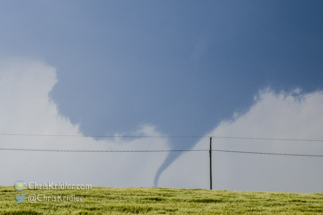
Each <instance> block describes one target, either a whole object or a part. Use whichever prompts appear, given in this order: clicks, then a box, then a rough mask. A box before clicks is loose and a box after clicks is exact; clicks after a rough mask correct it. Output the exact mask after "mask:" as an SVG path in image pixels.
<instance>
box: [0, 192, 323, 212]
mask: <svg viewBox="0 0 323 215" xmlns="http://www.w3.org/2000/svg"><path fill="white" fill-rule="evenodd" d="M22 193H25V194H26V199H25V200H24V201H23V202H22V203H16V199H15V194H19V195H20V194H22ZM32 194H36V195H38V194H42V195H43V196H42V197H44V195H46V196H47V197H48V196H51V195H54V196H57V195H62V196H61V198H63V197H64V196H66V195H68V196H71V195H72V196H73V195H75V196H76V197H80V196H82V197H83V199H82V200H81V201H79V202H63V201H60V200H59V199H56V202H53V201H47V202H36V203H29V202H28V200H27V198H28V196H29V195H32ZM40 199H41V198H40ZM42 200H44V198H43V199H42ZM322 213H323V194H321V193H311V194H304V193H276V192H275V193H274V192H243V191H224V190H221V191H210V190H202V189H166V188H110V187H93V188H92V189H91V190H24V191H21V192H18V191H16V190H15V189H14V187H0V214H322Z"/></svg>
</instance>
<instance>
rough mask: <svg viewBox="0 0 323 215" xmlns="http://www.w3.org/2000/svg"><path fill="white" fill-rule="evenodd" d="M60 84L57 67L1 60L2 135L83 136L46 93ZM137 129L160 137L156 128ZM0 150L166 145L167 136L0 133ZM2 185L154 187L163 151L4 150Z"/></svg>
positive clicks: (163, 156) (124, 148)
mask: <svg viewBox="0 0 323 215" xmlns="http://www.w3.org/2000/svg"><path fill="white" fill-rule="evenodd" d="M56 83H57V79H56V70H55V68H53V67H51V66H48V65H46V64H45V63H42V62H35V61H30V60H21V59H11V60H7V61H6V62H2V63H0V100H1V101H2V102H1V105H0V118H1V122H0V133H2V134H8V133H9V134H12V133H16V134H17V133H19V134H71V135H82V134H81V132H80V131H79V126H78V125H73V124H71V122H70V121H69V119H68V118H66V117H64V116H61V115H59V114H58V110H57V106H56V104H55V103H54V102H53V101H51V100H50V99H49V97H48V93H49V92H50V91H51V90H52V88H53V86H54V85H55V84H56ZM138 133H144V134H147V135H159V133H158V132H156V131H155V129H154V127H153V126H144V127H143V128H142V129H141V130H138ZM0 144H1V146H0V148H35V149H38V148H39V149H93V150H96V149H104V150H109V149H114V150H138V149H152V148H154V149H155V148H160V149H168V146H167V140H166V139H158V140H154V142H153V143H152V142H151V140H150V139H147V138H146V139H133V140H126V139H120V138H116V139H112V140H111V139H107V140H98V141H97V140H94V139H93V138H85V137H25V136H0ZM0 153H1V155H0V169H1V175H2V176H3V177H2V179H1V181H0V185H12V184H13V183H14V182H15V181H16V180H20V179H21V180H25V181H27V182H31V181H36V182H38V183H41V182H52V181H53V182H57V183H61V182H68V183H89V184H92V185H95V186H153V179H154V174H155V170H156V169H157V168H158V167H159V165H160V164H161V163H162V161H163V160H164V158H165V156H166V154H165V153H157V154H156V153H54V152H19V151H1V150H0Z"/></svg>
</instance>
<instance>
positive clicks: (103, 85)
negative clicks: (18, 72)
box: [0, 0, 323, 171]
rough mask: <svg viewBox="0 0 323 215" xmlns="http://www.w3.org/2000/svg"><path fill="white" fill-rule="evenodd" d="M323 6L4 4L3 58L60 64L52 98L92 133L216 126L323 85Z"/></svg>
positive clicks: (174, 143) (174, 144)
mask: <svg viewBox="0 0 323 215" xmlns="http://www.w3.org/2000/svg"><path fill="white" fill-rule="evenodd" d="M322 9H323V3H322V1H308V2H307V1H296V0H293V1H188V0H185V1H124V0H122V1H121V0H118V1H99V0H97V1H36V0H35V1H1V2H0V26H1V30H0V32H1V33H0V38H1V40H0V57H1V58H2V59H5V58H10V57H20V58H26V59H34V60H39V61H43V62H46V63H47V64H49V65H51V66H53V67H55V68H56V73H57V79H58V82H57V84H56V85H55V86H54V88H53V90H52V91H51V92H50V98H51V99H52V100H53V101H54V102H55V103H56V104H57V107H58V110H59V113H60V114H61V115H63V116H66V117H67V118H69V119H70V120H71V122H72V123H73V124H80V130H81V132H82V133H83V134H84V135H107V134H112V135H113V134H115V133H122V134H131V133H132V132H134V131H137V130H138V129H139V128H140V127H141V126H143V125H152V126H155V128H156V130H157V131H158V132H160V133H162V134H165V135H205V134H207V133H208V132H211V131H212V130H213V129H214V128H215V127H216V126H217V125H218V124H219V123H220V122H221V121H222V120H229V119H232V116H233V113H234V112H237V113H240V114H243V113H245V112H247V111H248V110H249V108H250V107H251V106H252V105H253V104H254V103H255V100H254V96H255V95H257V94H258V92H259V91H260V90H264V89H266V88H270V89H272V90H273V91H274V92H280V91H281V90H284V91H286V92H292V91H293V90H294V89H295V88H299V89H302V93H304V94H305V93H311V92H314V91H317V90H322V87H323V79H322V78H323V73H322V68H323V61H322V56H323V43H322V38H323V28H322V26H323V15H322ZM18 133H19V132H18ZM169 144H170V147H171V148H192V147H193V146H194V145H195V144H196V140H195V139H171V140H170V142H169ZM178 155H179V154H171V155H169V157H168V158H167V159H168V160H166V162H165V163H164V167H163V168H161V171H163V170H164V169H166V168H167V167H168V165H169V164H170V163H172V161H174V160H175V159H176V158H178Z"/></svg>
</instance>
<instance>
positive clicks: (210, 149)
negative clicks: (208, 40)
mask: <svg viewBox="0 0 323 215" xmlns="http://www.w3.org/2000/svg"><path fill="white" fill-rule="evenodd" d="M209 153H210V190H212V137H210V151H209Z"/></svg>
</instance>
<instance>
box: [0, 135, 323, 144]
mask: <svg viewBox="0 0 323 215" xmlns="http://www.w3.org/2000/svg"><path fill="white" fill-rule="evenodd" d="M0 136H26V137H82V138H87V137H90V138H164V139H167V138H209V137H212V138H217V139H240V140H272V141H303V142H323V140H320V139H295V138H265V137H239V136H206V135H204V136H201V135H200V136H198V135H197V136H192V135H191V136H189V135H177V136H172V135H171V136H166V135H165V136H163V135H93V136H83V135H81V134H79V135H77V134H76V135H73V134H5V133H3V134H0Z"/></svg>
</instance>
